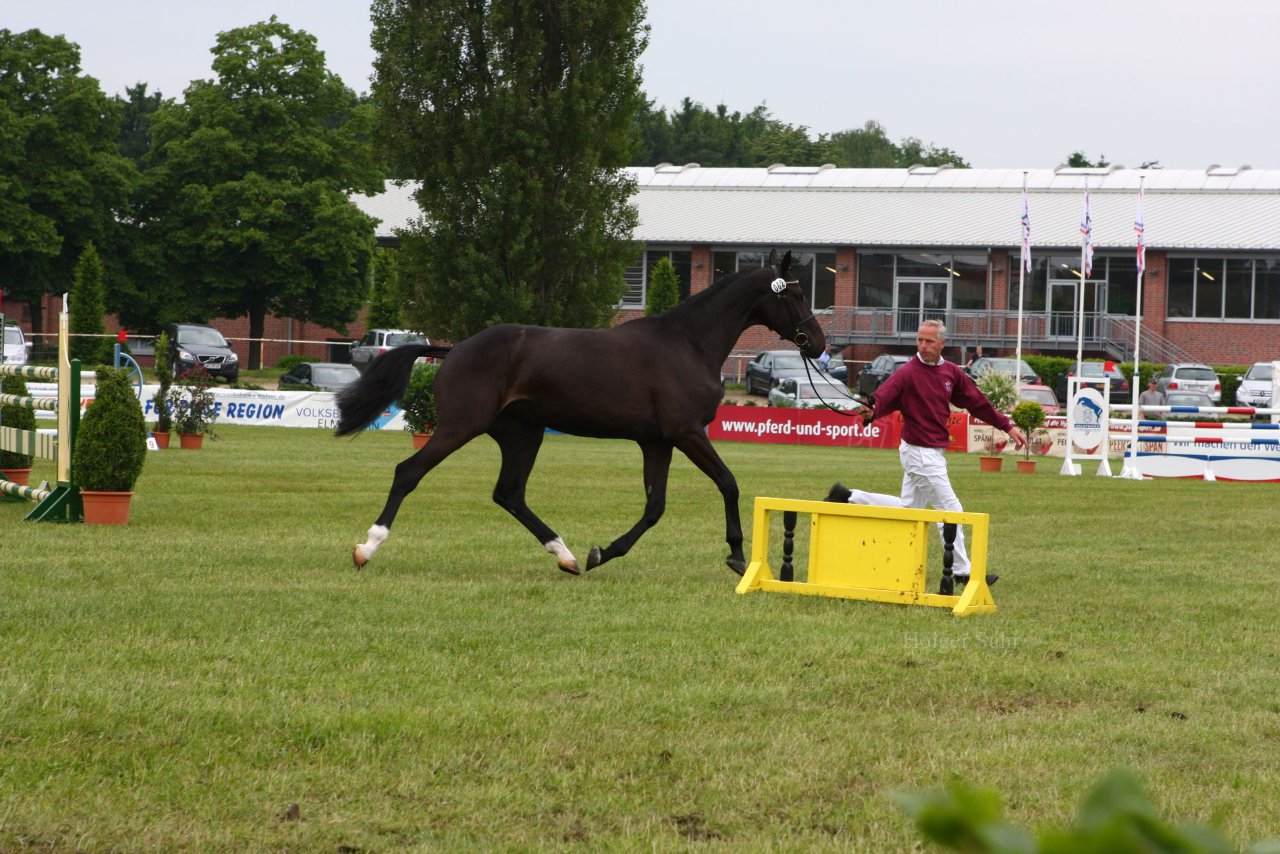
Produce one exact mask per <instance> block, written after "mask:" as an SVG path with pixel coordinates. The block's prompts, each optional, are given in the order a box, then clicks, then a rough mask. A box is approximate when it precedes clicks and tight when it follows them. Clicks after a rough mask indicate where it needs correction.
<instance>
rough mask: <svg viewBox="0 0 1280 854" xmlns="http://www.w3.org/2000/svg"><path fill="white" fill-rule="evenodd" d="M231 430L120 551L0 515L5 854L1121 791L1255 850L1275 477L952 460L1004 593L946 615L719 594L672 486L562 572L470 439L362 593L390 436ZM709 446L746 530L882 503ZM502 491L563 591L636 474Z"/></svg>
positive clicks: (708, 557) (427, 488) (625, 833)
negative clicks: (950, 789) (522, 507)
mask: <svg viewBox="0 0 1280 854" xmlns="http://www.w3.org/2000/svg"><path fill="white" fill-rule="evenodd" d="M219 432H220V436H221V438H220V439H219V440H218V441H213V442H206V444H205V450H203V451H200V452H189V451H186V452H184V451H179V450H169V451H165V452H156V453H152V454H149V456H148V461H147V467H146V470H145V471H144V473H143V477H142V480H141V481H140V483H139V485H138V487H137V496H136V498H135V500H134V509H133V520H132V523H131V524H130V525H129V526H128V527H127V528H118V529H102V528H87V527H84V526H58V525H36V524H31V523H24V522H21V521H20V519H21V516H22V515H23V514H24V513H25V512H26V510H27V509H28V507H29V505H25V504H7V503H5V504H0V528H2V530H3V546H2V547H0V555H3V561H2V562H3V571H0V650H2V651H3V652H2V655H0V851H4V852H28V851H31V852H36V851H40V852H43V851H95V852H96V851H175V850H185V851H333V852H336V851H349V852H350V851H369V852H374V851H406V850H426V851H433V850H439V851H453V850H466V849H504V850H520V849H539V850H545V849H558V850H580V851H596V850H659V851H666V850H691V849H693V850H702V849H707V850H725V851H728V850H734V851H751V850H792V851H799V850H805V851H824V850H826V851H902V850H910V849H912V848H913V847H914V846H916V845H917V840H918V838H919V837H918V834H917V833H916V831H915V829H914V828H913V827H912V825H911V823H910V822H909V820H907V819H906V818H905V817H904V816H903V814H902V813H901V812H899V811H898V809H897V808H896V807H894V806H893V805H892V804H891V803H890V801H889V799H888V797H887V795H888V793H890V792H892V791H895V790H919V789H928V788H934V787H938V786H940V785H942V784H944V783H945V782H946V781H948V780H949V779H951V777H952V776H953V775H959V776H960V777H962V778H964V779H965V780H967V781H969V782H971V783H974V784H979V785H983V786H990V787H994V788H997V789H998V790H1000V791H1001V792H1002V793H1003V795H1004V797H1005V803H1006V809H1007V812H1008V814H1009V818H1010V820H1011V821H1012V822H1014V823H1016V824H1020V825H1022V826H1025V827H1030V828H1035V827H1038V826H1043V825H1045V824H1060V823H1063V822H1065V821H1067V820H1068V818H1069V817H1071V816H1073V815H1074V814H1075V811H1076V807H1077V804H1078V802H1079V799H1080V798H1081V796H1082V795H1083V794H1084V792H1085V791H1086V790H1087V789H1088V788H1089V787H1090V786H1091V785H1092V784H1093V783H1094V782H1095V781H1096V780H1097V779H1098V778H1099V777H1101V776H1102V775H1103V774H1104V773H1105V772H1106V771H1108V770H1109V769H1111V768H1114V767H1117V766H1124V767H1129V768H1132V769H1133V770H1134V771H1135V772H1136V773H1137V774H1138V775H1139V776H1140V777H1141V778H1142V779H1143V780H1144V781H1145V782H1146V784H1147V786H1148V789H1149V791H1150V793H1151V795H1152V798H1153V800H1154V801H1155V802H1156V804H1157V805H1158V806H1159V808H1160V810H1161V811H1162V813H1163V814H1164V815H1166V816H1168V817H1171V818H1175V819H1178V820H1186V821H1196V822H1206V823H1212V824H1215V825H1217V826H1219V827H1220V828H1222V829H1223V831H1224V832H1225V833H1226V834H1227V835H1228V836H1230V837H1231V838H1233V839H1234V840H1236V841H1237V842H1246V841H1252V840H1257V839H1260V838H1263V837H1267V836H1277V835H1280V816H1278V815H1277V811H1276V809H1275V799H1274V792H1275V791H1277V789H1278V788H1280V763H1277V761H1276V754H1275V749H1274V745H1275V742H1276V739H1277V737H1280V695H1278V693H1277V688H1276V684H1277V683H1276V676H1275V671H1276V661H1277V648H1278V644H1277V640H1276V632H1275V628H1274V626H1275V612H1276V609H1277V605H1280V557H1277V549H1276V544H1275V531H1276V519H1277V514H1276V510H1275V508H1276V507H1277V499H1278V498H1280V490H1278V488H1277V487H1276V486H1275V485H1273V484H1233V483H1203V482H1199V481H1155V482H1145V483H1134V482H1130V481H1121V480H1099V479H1097V478H1095V477H1093V476H1092V471H1091V467H1090V470H1089V472H1088V474H1089V476H1085V477H1078V478H1064V477H1059V476H1057V474H1056V466H1053V465H1050V467H1049V470H1047V471H1042V473H1041V474H1038V475H1035V476H1031V477H1028V476H1025V475H1018V474H1014V473H1012V472H1008V471H1006V472H1004V473H1001V474H996V475H991V474H979V473H978V472H977V467H978V466H977V460H976V458H974V457H968V458H966V457H963V456H960V457H953V458H952V460H951V466H952V470H953V480H954V482H955V485H956V488H957V492H958V493H959V494H960V496H961V499H962V500H963V501H964V502H965V505H966V509H969V510H974V511H982V512H988V513H990V514H991V516H992V543H991V564H992V569H994V570H995V571H997V572H999V573H1000V574H1001V576H1002V578H1001V581H1000V584H999V585H997V586H996V587H995V589H994V591H993V592H994V595H995V598H996V601H997V603H998V605H999V609H1000V610H999V612H998V613H997V614H994V615H988V616H977V617H971V618H967V619H957V618H954V617H952V616H951V615H950V614H949V613H948V612H947V611H944V610H937V609H928V608H912V607H899V606H888V605H875V604H869V603H861V602H849V601H840V600H832V599H820V598H812V597H799V596H785V595H779V594H763V593H758V594H753V595H750V596H737V595H735V594H734V592H733V588H734V584H735V583H736V581H737V578H736V577H735V576H733V575H732V574H731V573H730V572H729V571H728V570H727V569H726V568H725V566H724V564H723V557H724V555H725V553H726V549H725V546H724V543H723V525H722V514H721V512H720V509H719V508H720V501H719V497H718V495H717V494H716V492H715V489H714V487H713V486H712V485H711V483H710V481H708V480H707V479H705V478H704V477H703V476H702V475H701V474H699V473H698V472H697V471H696V470H694V469H693V467H692V466H691V465H690V464H689V463H688V462H687V461H685V460H683V458H680V459H678V460H677V462H676V464H675V465H674V466H673V472H672V480H671V493H670V497H669V502H668V510H667V516H666V517H665V518H664V520H663V521H662V523H661V524H659V526H658V527H657V528H655V529H654V530H652V531H651V532H649V534H648V535H646V536H645V537H644V538H643V539H642V540H641V541H640V543H639V544H638V545H637V546H636V548H635V549H634V550H633V551H632V553H631V554H630V555H628V556H627V557H625V558H623V559H621V560H618V561H615V562H613V563H610V564H607V565H606V566H604V567H602V568H601V569H599V570H597V571H595V572H592V573H591V574H589V575H586V576H584V577H581V578H574V577H571V576H568V575H565V574H563V573H561V572H559V571H557V570H556V569H555V565H554V560H553V559H552V558H551V556H549V555H547V554H546V553H544V552H543V551H542V549H541V547H540V546H539V545H538V544H537V543H536V542H535V541H534V540H533V538H532V537H530V536H529V535H528V534H527V533H526V532H525V531H524V529H523V528H521V527H520V526H519V525H518V524H517V523H516V522H515V521H514V520H512V519H510V518H509V517H508V516H507V515H506V514H505V513H503V512H502V511H501V510H499V509H498V508H497V507H496V506H495V505H493V504H492V503H491V502H490V500H489V493H490V490H491V489H492V484H493V480H494V478H495V477H496V473H497V451H496V447H495V446H494V445H493V444H492V443H491V442H489V441H488V440H480V441H477V442H475V443H474V444H473V446H470V447H468V448H467V449H465V450H464V451H463V452H461V453H459V454H457V455H456V456H455V457H453V458H451V459H450V460H448V461H447V462H446V463H445V464H444V465H443V466H442V467H441V468H440V469H438V470H437V471H436V472H434V473H433V474H432V475H431V476H429V477H428V478H427V480H426V481H424V483H423V485H422V487H421V488H420V489H419V490H418V491H417V492H416V493H415V494H414V495H413V496H411V497H410V499H409V500H408V501H407V502H406V504H405V506H404V509H403V511H402V513H401V515H400V518H399V520H398V521H397V524H396V526H395V529H394V531H393V533H392V536H391V538H390V539H389V540H388V541H387V543H386V545H384V546H383V548H382V550H381V551H380V552H379V553H378V556H377V558H376V559H375V560H374V561H373V562H372V563H371V564H370V565H369V567H368V568H367V569H366V570H365V571H364V572H362V573H356V572H355V571H353V570H352V569H351V566H350V558H349V554H350V549H351V546H352V545H353V544H354V543H355V542H357V540H359V539H362V538H363V534H364V531H365V530H366V529H367V528H368V526H369V525H370V524H371V523H372V521H373V519H374V518H375V517H376V515H377V513H378V511H379V510H380V509H381V506H382V502H383V499H384V497H385V493H386V488H387V486H388V485H389V482H390V478H391V474H392V469H393V467H394V465H395V463H396V462H398V461H399V460H400V459H401V458H402V457H404V456H407V455H408V453H409V450H410V448H409V439H408V437H407V436H406V435H404V434H400V433H385V434H382V433H371V434H368V435H364V436H361V437H360V438H358V439H357V440H355V441H347V440H336V439H333V438H332V437H331V436H330V435H328V434H327V433H325V432H323V431H308V430H286V429H278V428H237V427H223V428H221V429H220V431H219ZM719 449H720V451H721V453H722V454H723V456H724V457H725V459H726V461H727V462H728V463H729V464H730V466H732V467H733V468H734V470H735V472H736V474H737V476H738V480H739V484H740V486H741V489H742V494H743V496H744V500H743V502H742V505H743V514H744V519H745V520H747V523H748V524H749V520H750V498H751V497H752V496H755V495H775V496H784V497H798V498H813V497H820V496H821V495H823V494H825V492H826V489H827V487H828V486H829V485H830V483H831V481H832V480H835V479H840V480H843V481H844V482H845V483H849V484H854V485H857V486H860V487H864V488H868V489H874V490H880V491H894V490H895V489H896V486H897V483H898V480H899V478H900V474H899V468H898V464H897V457H896V453H893V452H888V451H869V450H844V449H826V448H800V447H784V446H767V445H749V444H722V445H720V446H719ZM1043 468H1044V467H1043V466H1042V469H1043ZM36 474H37V478H39V477H49V476H51V473H50V472H49V471H48V470H43V471H42V470H40V469H38V470H37V473H36ZM529 496H530V503H531V505H532V506H533V507H534V508H535V510H537V511H538V512H539V513H540V514H541V515H542V516H543V517H544V518H545V519H547V521H548V522H549V523H550V524H551V525H552V526H553V527H554V528H556V529H557V531H558V532H559V533H560V534H561V535H562V536H563V537H564V539H565V541H566V542H567V543H568V545H569V546H570V548H571V549H573V550H574V551H575V553H576V554H577V555H578V557H579V558H580V559H585V556H586V552H587V550H588V549H589V548H590V546H591V545H593V544H597V543H600V544H604V543H607V542H608V541H609V540H611V539H612V538H613V537H614V536H616V535H617V534H618V533H620V532H621V531H623V530H624V529H625V528H626V527H628V526H629V525H630V524H631V523H632V522H634V520H635V519H636V518H637V517H638V515H639V512H640V508H641V506H642V494H641V487H640V454H639V451H638V450H637V449H636V448H635V446H634V445H629V444H625V443H617V442H614V443H609V442H595V441H586V440H579V439H573V438H569V437H562V436H553V437H550V438H548V440H547V442H546V444H545V446H544V450H543V452H542V455H541V462H540V465H539V467H538V468H537V469H536V470H535V472H534V477H533V480H532V481H531V483H530V491H529ZM295 805H296V806H295Z"/></svg>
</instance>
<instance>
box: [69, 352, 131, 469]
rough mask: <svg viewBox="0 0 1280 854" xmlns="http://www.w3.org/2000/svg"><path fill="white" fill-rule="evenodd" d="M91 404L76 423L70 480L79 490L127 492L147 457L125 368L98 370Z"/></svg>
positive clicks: (103, 368)
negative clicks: (96, 383) (78, 427)
mask: <svg viewBox="0 0 1280 854" xmlns="http://www.w3.org/2000/svg"><path fill="white" fill-rule="evenodd" d="M97 373H98V387H97V391H96V392H95V395H94V399H93V403H92V404H91V405H90V406H89V408H88V409H87V410H85V413H84V417H83V418H81V419H80V430H79V432H77V433H76V446H75V450H74V451H73V452H72V454H71V479H72V481H73V482H75V484H76V485H77V486H79V487H80V488H81V489H88V490H92V491H98V492H131V491H132V490H133V485H134V484H135V483H136V482H137V480H138V476H139V475H141V474H142V465H143V463H144V462H145V460H146V456H147V422H146V419H145V418H143V416H142V407H141V406H140V405H139V403H138V399H137V398H136V397H134V395H133V387H132V386H131V385H130V384H129V372H128V371H127V370H125V369H120V370H117V369H115V368H107V367H100V368H98V369H97Z"/></svg>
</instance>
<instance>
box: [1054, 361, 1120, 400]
mask: <svg viewBox="0 0 1280 854" xmlns="http://www.w3.org/2000/svg"><path fill="white" fill-rule="evenodd" d="M1075 375H1076V369H1075V368H1072V369H1071V370H1069V371H1067V372H1066V373H1065V374H1063V375H1062V377H1061V378H1059V380H1058V385H1057V388H1055V389H1054V393H1055V394H1057V395H1058V399H1059V400H1061V401H1064V402H1065V401H1066V400H1068V395H1067V377H1074V376H1075ZM1103 377H1106V378H1107V379H1109V380H1111V402H1112V403H1132V402H1133V391H1132V389H1130V388H1129V380H1128V379H1126V378H1125V375H1124V371H1122V370H1120V368H1118V367H1117V366H1116V364H1115V362H1082V363H1081V364H1080V379H1081V380H1082V382H1081V385H1082V386H1084V387H1085V388H1093V389H1097V390H1098V391H1102V382H1100V381H1101V380H1102V378H1103ZM1090 380H1098V382H1090ZM1064 405H1065V403H1064Z"/></svg>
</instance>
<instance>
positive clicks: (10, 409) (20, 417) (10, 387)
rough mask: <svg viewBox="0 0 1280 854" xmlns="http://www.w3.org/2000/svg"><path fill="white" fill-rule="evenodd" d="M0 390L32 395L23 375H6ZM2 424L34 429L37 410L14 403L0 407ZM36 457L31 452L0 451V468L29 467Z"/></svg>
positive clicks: (6, 392) (0, 422) (20, 394)
mask: <svg viewBox="0 0 1280 854" xmlns="http://www.w3.org/2000/svg"><path fill="white" fill-rule="evenodd" d="M0 391H3V392H4V393H5V394H16V395H18V396H20V397H30V396H31V393H30V392H29V391H27V381H26V380H25V379H23V378H22V377H5V378H4V381H3V382H0ZM0 424H2V425H4V426H5V427H12V428H14V429H15V430H34V429H36V413H35V410H33V409H27V408H26V407H24V406H14V405H8V406H3V407H0ZM34 459H35V458H34V457H32V456H31V455H30V454H19V453H17V452H16V451H0V469H29V468H31V463H32V462H33V461H34Z"/></svg>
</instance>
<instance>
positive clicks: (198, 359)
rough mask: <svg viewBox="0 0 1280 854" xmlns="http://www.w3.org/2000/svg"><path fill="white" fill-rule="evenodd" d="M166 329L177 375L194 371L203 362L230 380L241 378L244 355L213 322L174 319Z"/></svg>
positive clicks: (205, 365)
mask: <svg viewBox="0 0 1280 854" xmlns="http://www.w3.org/2000/svg"><path fill="white" fill-rule="evenodd" d="M164 331H165V332H167V333H168V334H169V356H168V359H169V365H170V367H171V368H172V369H173V375H174V376H175V377H181V376H183V375H184V374H187V373H190V372H191V371H192V370H194V369H195V368H196V367H197V366H199V367H202V368H204V369H205V370H206V371H208V372H209V374H210V375H212V376H215V377H222V378H224V379H225V380H226V381H227V382H229V383H233V382H235V381H236V380H237V379H239V378H240V357H239V356H237V355H236V353H235V351H234V350H232V349H231V345H230V344H228V343H227V339H225V338H223V337H222V333H221V332H219V331H218V330H216V329H214V328H213V327H212V326H204V325H202V324H199V323H170V324H169V325H168V326H166V327H165V330H164Z"/></svg>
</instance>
